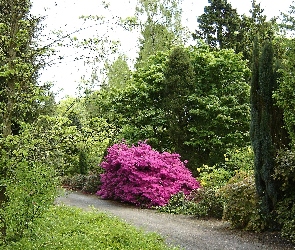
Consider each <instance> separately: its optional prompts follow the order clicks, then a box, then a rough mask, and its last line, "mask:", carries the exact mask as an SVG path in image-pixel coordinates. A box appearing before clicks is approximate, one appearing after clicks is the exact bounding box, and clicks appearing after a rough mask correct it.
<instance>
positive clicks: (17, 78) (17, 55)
mask: <svg viewBox="0 0 295 250" xmlns="http://www.w3.org/2000/svg"><path fill="white" fill-rule="evenodd" d="M30 7H31V3H30V1H29V0H11V1H4V0H3V1H0V9H1V12H0V24H1V25H0V30H1V32H0V37H1V39H0V61H1V63H0V81H1V85H0V101H1V114H0V115H1V119H0V120H1V123H2V131H1V134H2V136H3V137H4V138H5V137H7V136H8V135H10V134H12V125H13V122H14V121H16V120H17V119H22V118H24V117H25V116H26V115H27V113H28V112H30V110H31V107H32V104H33V103H34V102H35V101H36V99H37V93H38V92H39V90H41V89H40V88H38V87H37V84H36V79H37V70H38V65H37V63H36V58H37V56H38V53H39V51H38V49H37V48H36V46H35V43H34V38H35V36H36V32H37V24H38V19H36V18H34V17H32V16H31V15H30V14H29V11H30ZM39 93H40V92H39ZM16 114H18V115H19V116H17V115H16Z"/></svg>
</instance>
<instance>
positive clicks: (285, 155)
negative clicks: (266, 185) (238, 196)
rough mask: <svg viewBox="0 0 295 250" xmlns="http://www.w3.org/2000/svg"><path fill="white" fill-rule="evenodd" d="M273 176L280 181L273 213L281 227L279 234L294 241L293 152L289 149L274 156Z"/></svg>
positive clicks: (294, 171) (294, 170) (294, 155)
mask: <svg viewBox="0 0 295 250" xmlns="http://www.w3.org/2000/svg"><path fill="white" fill-rule="evenodd" d="M276 163H277V164H276V166H275V171H274V178H275V179H276V180H278V181H279V182H280V188H281V190H280V191H281V193H280V201H279V202H278V204H277V206H276V209H275V213H276V215H277V219H278V223H279V224H280V226H281V227H282V229H281V234H282V235H283V236H284V237H287V238H288V239H289V240H291V241H292V242H295V222H294V216H295V194H294V185H295V153H294V151H291V150H285V151H283V150H282V151H280V152H279V154H278V156H277V158H276Z"/></svg>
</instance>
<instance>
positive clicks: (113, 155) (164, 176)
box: [97, 142, 200, 207]
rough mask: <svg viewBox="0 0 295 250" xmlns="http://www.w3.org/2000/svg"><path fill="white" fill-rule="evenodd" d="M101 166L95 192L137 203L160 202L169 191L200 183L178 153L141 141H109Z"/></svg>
mask: <svg viewBox="0 0 295 250" xmlns="http://www.w3.org/2000/svg"><path fill="white" fill-rule="evenodd" d="M101 167H102V168H103V169H104V170H105V172H104V173H103V174H102V175H101V183H102V185H101V187H100V190H99V191H98V192H97V195H98V196H100V197H102V198H104V199H114V200H119V201H123V202H129V203H133V204H135V205H137V206H144V207H151V206H163V205H165V204H167V203H168V201H169V199H170V197H171V196H172V195H174V194H176V193H178V192H180V191H182V192H184V194H186V195H188V194H190V192H191V191H192V190H194V189H198V188H199V187H200V185H199V183H198V182H197V181H196V179H195V178H194V177H193V176H192V174H191V172H190V171H189V170H188V169H187V168H186V167H185V164H184V162H182V161H181V160H180V156H179V155H178V154H170V153H167V152H164V153H159V152H158V151H156V150H153V149H152V148H151V146H149V145H148V144H146V143H145V142H139V143H138V145H136V146H134V145H133V146H131V147H129V146H128V145H127V144H125V143H124V142H122V143H119V144H115V145H113V146H112V147H110V148H109V149H108V154H107V156H106V158H105V161H104V162H103V163H102V164H101Z"/></svg>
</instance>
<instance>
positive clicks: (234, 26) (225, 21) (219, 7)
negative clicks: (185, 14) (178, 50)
mask: <svg viewBox="0 0 295 250" xmlns="http://www.w3.org/2000/svg"><path fill="white" fill-rule="evenodd" d="M208 3H209V5H208V6H206V7H205V8H204V14H202V15H201V16H199V17H198V23H199V27H198V30H196V33H195V34H193V37H194V38H195V39H202V40H204V41H205V42H206V43H207V44H208V45H210V46H211V47H213V48H220V49H225V48H233V49H235V47H236V46H237V44H238V42H239V41H237V37H238V31H239V26H240V17H239V15H238V13H237V10H236V9H233V8H232V6H231V4H230V3H228V2H227V0H208Z"/></svg>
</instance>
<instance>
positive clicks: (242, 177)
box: [220, 171, 265, 231]
mask: <svg viewBox="0 0 295 250" xmlns="http://www.w3.org/2000/svg"><path fill="white" fill-rule="evenodd" d="M220 190H221V194H222V195H223V197H224V199H225V208H224V214H223V218H224V219H225V220H228V221H229V222H230V223H231V225H232V226H233V227H234V228H239V229H246V230H254V231H261V230H263V229H265V224H264V223H263V221H264V220H262V217H261V215H260V212H259V206H258V204H259V200H258V197H257V194H256V188H255V181H254V176H253V175H252V174H251V175H250V174H249V173H247V172H244V171H240V172H238V173H237V174H236V175H235V176H234V177H233V178H231V180H230V181H229V182H228V183H227V184H226V185H225V186H224V187H223V188H221V189H220Z"/></svg>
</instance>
